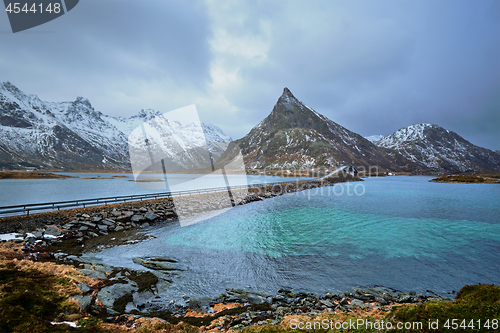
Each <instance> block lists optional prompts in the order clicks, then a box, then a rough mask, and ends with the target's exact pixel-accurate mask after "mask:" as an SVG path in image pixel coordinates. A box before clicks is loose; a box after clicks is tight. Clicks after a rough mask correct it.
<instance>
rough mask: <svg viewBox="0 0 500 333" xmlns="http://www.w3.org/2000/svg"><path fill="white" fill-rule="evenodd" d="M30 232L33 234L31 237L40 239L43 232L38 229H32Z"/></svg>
mask: <svg viewBox="0 0 500 333" xmlns="http://www.w3.org/2000/svg"><path fill="white" fill-rule="evenodd" d="M31 234H32V235H33V237H35V238H36V239H40V238H42V236H43V234H42V233H41V232H40V231H38V230H35V231H32V232H31Z"/></svg>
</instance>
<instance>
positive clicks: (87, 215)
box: [82, 214, 90, 219]
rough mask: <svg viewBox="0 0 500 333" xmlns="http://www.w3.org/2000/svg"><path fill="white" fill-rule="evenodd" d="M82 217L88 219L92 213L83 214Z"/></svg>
mask: <svg viewBox="0 0 500 333" xmlns="http://www.w3.org/2000/svg"><path fill="white" fill-rule="evenodd" d="M82 217H84V218H86V219H88V218H90V215H89V214H82Z"/></svg>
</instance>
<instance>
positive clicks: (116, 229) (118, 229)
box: [115, 226, 123, 231]
mask: <svg viewBox="0 0 500 333" xmlns="http://www.w3.org/2000/svg"><path fill="white" fill-rule="evenodd" d="M120 230H123V227H122V226H118V227H116V228H115V231H120Z"/></svg>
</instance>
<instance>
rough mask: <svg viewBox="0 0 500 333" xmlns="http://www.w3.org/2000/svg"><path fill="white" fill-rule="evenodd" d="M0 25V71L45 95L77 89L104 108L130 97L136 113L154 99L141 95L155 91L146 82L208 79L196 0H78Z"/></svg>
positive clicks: (113, 108)
mask: <svg viewBox="0 0 500 333" xmlns="http://www.w3.org/2000/svg"><path fill="white" fill-rule="evenodd" d="M5 18H6V16H5ZM2 30H4V33H3V34H1V35H0V40H1V45H2V47H1V49H0V66H1V67H0V68H1V73H2V75H1V76H2V78H1V79H2V80H10V81H12V82H13V83H14V84H17V85H18V86H19V87H20V88H21V89H22V90H24V91H27V92H32V93H37V94H39V95H41V97H42V98H45V99H49V100H55V101H58V100H61V98H62V99H63V100H64V99H73V98H75V97H76V96H77V95H83V96H85V97H88V98H89V99H90V100H91V102H93V103H94V104H97V106H98V107H99V108H100V109H101V110H102V111H104V112H105V113H110V112H115V113H116V112H118V111H119V109H120V108H121V107H122V108H124V109H126V107H127V103H130V102H132V104H134V105H133V107H134V109H133V110H129V111H130V112H133V113H136V112H138V111H139V110H140V108H141V107H152V106H155V107H158V105H159V104H160V103H157V102H158V101H151V100H146V99H147V98H153V99H154V98H158V96H148V94H147V91H148V90H149V88H150V87H149V85H151V84H152V83H154V82H157V83H161V84H162V87H164V85H169V86H183V87H184V88H185V87H186V86H189V87H195V88H198V89H203V86H204V85H205V84H206V82H207V81H208V80H209V79H210V77H209V64H210V60H211V57H210V51H209V43H208V38H209V36H210V34H211V32H210V26H209V22H208V20H207V17H206V9H205V8H204V5H203V3H201V2H199V1H198V2H195V1H190V2H189V3H187V2H183V1H112V0H110V1H80V3H79V4H78V6H77V7H75V9H74V10H72V11H71V12H69V13H67V14H66V15H64V16H62V17H61V18H59V19H56V20H54V21H52V22H49V23H47V24H45V25H42V26H40V27H37V28H35V29H32V30H28V31H26V32H22V33H18V34H8V33H5V30H9V28H8V27H6V25H5V24H2ZM165 90H167V89H165ZM165 90H164V91H163V93H164V94H165V95H168V94H171V93H172V91H165ZM138 95H143V96H142V97H143V100H142V101H138V100H134V97H139V96H138ZM157 95H160V94H157ZM120 97H121V98H122V99H123V101H124V103H120V101H119V100H118V99H120ZM128 106H130V105H128Z"/></svg>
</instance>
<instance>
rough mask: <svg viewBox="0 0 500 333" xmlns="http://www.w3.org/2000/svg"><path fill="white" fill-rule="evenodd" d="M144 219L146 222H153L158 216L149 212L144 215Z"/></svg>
mask: <svg viewBox="0 0 500 333" xmlns="http://www.w3.org/2000/svg"><path fill="white" fill-rule="evenodd" d="M144 217H145V218H146V219H147V220H150V221H153V220H155V219H156V218H157V217H158V215H156V214H154V213H151V212H148V213H146V215H145V216H144Z"/></svg>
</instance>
